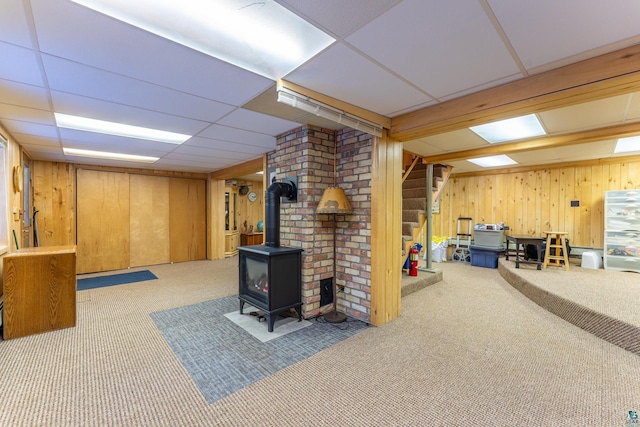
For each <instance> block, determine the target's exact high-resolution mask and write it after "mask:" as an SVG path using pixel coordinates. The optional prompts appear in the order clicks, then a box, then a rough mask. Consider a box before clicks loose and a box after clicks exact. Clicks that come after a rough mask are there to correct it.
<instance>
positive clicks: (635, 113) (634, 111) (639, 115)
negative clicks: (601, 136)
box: [625, 92, 640, 121]
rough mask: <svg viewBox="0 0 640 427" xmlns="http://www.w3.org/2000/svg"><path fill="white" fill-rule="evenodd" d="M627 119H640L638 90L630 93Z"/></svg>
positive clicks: (639, 94) (639, 95)
mask: <svg viewBox="0 0 640 427" xmlns="http://www.w3.org/2000/svg"><path fill="white" fill-rule="evenodd" d="M625 119H626V120H629V121H635V120H640V93H638V92H636V93H633V94H631V95H630V98H629V109H628V111H627V113H626V116H625Z"/></svg>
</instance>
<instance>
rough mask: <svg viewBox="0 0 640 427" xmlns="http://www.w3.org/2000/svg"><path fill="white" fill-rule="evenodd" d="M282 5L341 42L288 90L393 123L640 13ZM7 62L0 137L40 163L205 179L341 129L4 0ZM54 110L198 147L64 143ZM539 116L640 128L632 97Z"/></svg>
mask: <svg viewBox="0 0 640 427" xmlns="http://www.w3.org/2000/svg"><path fill="white" fill-rule="evenodd" d="M185 1H187V0H185ZM211 1H213V0H211ZM277 2H278V3H280V4H282V5H283V6H284V7H286V8H287V9H289V10H290V11H292V12H294V13H296V14H298V15H299V16H301V17H303V18H304V19H306V20H308V21H309V22H310V23H312V24H313V25H315V26H317V27H318V28H320V29H321V30H323V31H325V32H326V33H327V34H329V35H331V36H333V37H335V38H336V39H337V40H336V42H335V43H333V44H332V45H331V46H329V47H328V48H326V49H325V50H323V51H322V52H320V53H319V54H317V55H316V56H315V57H313V58H311V59H310V60H308V61H307V62H306V63H304V64H302V65H301V66H300V67H298V68H297V69H295V70H293V71H292V72H291V73H289V74H288V75H287V76H286V77H285V78H286V79H287V80H289V81H290V82H292V83H296V84H298V85H300V86H302V87H305V88H308V89H310V90H313V91H316V92H319V93H322V94H324V95H327V96H330V97H333V98H336V99H338V100H340V101H343V102H347V103H350V104H353V105H355V106H357V107H360V108H363V109H366V110H369V111H372V112H375V113H377V114H381V115H384V116H387V117H389V118H392V117H395V116H397V115H399V114H403V113H406V112H411V111H414V110H417V109H420V108H423V107H426V106H433V105H436V104H437V103H439V102H442V101H446V100H452V99H455V98H457V97H460V96H463V95H465V94H469V93H473V92H476V91H478V90H481V89H485V88H491V87H494V86H497V85H500V84H503V83H506V82H510V81H513V80H515V79H518V78H521V77H524V76H525V75H529V74H531V73H536V72H540V71H542V70H545V69H549V68H553V67H557V66H559V65H565V64H567V63H571V62H575V61H576V60H578V59H584V58H588V57H591V56H594V55H596V54H602V53H606V52H610V51H612V50H615V49H619V48H621V47H625V46H630V45H633V44H638V43H640V27H638V25H637V22H639V19H640V2H638V1H637V0H612V1H609V2H602V1H600V0H580V1H578V0H571V1H567V2H557V1H553V0H540V1H535V2H514V1H512V0H457V1H455V2H436V1H427V0H352V1H349V2H344V1H342V0H324V1H322V2H310V1H306V0H277ZM33 43H36V45H35V46H34V45H33ZM0 56H1V57H3V58H10V60H5V61H2V62H0V125H2V127H4V128H5V129H6V130H7V131H8V132H9V133H10V134H11V135H12V136H13V137H14V138H15V139H16V140H17V141H18V142H19V143H21V144H23V146H24V148H25V149H26V150H27V151H28V152H29V154H30V155H31V156H32V157H34V158H35V159H41V160H52V161H61V160H63V159H64V160H67V161H78V158H71V157H64V156H63V155H62V147H63V146H75V147H78V148H88V149H102V150H104V151H109V150H112V151H113V150H116V149H117V150H123V151H125V152H129V153H136V154H148V155H153V154H154V153H155V154H157V155H160V156H162V159H161V160H160V161H158V162H157V163H156V164H154V165H152V166H150V165H141V166H140V167H145V168H152V167H156V168H160V169H166V170H181V171H194V172H196V171H197V172H205V171H209V172H211V171H215V170H218V169H221V168H224V167H230V166H233V165H236V164H238V163H241V162H243V161H246V160H251V159H255V158H256V157H259V156H261V155H262V154H264V153H265V152H268V151H270V150H273V149H274V148H275V136H276V135H278V134H280V133H283V132H286V131H288V130H290V129H293V128H296V127H298V126H300V125H301V124H302V123H310V124H314V125H318V126H323V127H327V128H330V129H338V128H340V127H341V125H340V124H337V123H334V122H329V121H328V120H326V119H323V118H320V117H317V116H314V115H313V114H308V113H305V112H303V111H301V110H296V109H294V108H292V107H289V106H285V105H282V104H278V103H277V102H276V97H277V95H276V90H275V83H276V82H275V81H273V80H271V79H268V78H265V77H262V76H259V75H257V74H254V73H252V72H249V71H246V70H243V69H240V68H238V67H236V66H233V65H231V64H229V63H226V62H224V61H222V60H220V59H216V58H213V57H210V56H207V55H205V54H203V53H201V52H197V51H195V50H192V49H189V48H187V47H184V46H181V45H179V44H177V43H174V42H172V41H169V40H166V39H164V38H162V37H159V36H156V35H154V34H151V33H148V32H145V31H143V30H141V29H138V28H136V27H134V26H131V25H129V24H126V23H124V22H121V21H118V20H116V19H114V18H111V17H108V16H106V15H102V14H100V13H98V12H95V11H93V10H91V9H88V8H85V7H83V6H80V5H78V4H76V3H74V2H72V1H70V0H3V1H2V2H0ZM55 111H58V112H66V113H74V114H78V115H89V116H93V118H100V119H104V120H113V121H123V122H128V124H136V125H140V126H145V127H160V128H162V129H163V130H170V131H174V132H180V133H188V134H190V135H194V137H192V138H191V139H190V140H188V141H187V142H186V143H184V145H182V146H172V145H170V144H162V143H151V142H148V141H142V140H134V139H131V138H120V139H119V138H114V137H107V136H104V137H102V136H97V135H95V134H93V135H92V134H89V133H87V132H80V131H69V130H63V129H58V128H57V127H56V125H55V122H54V115H53V113H54V112H55ZM539 117H540V119H541V121H542V122H543V125H544V127H545V129H546V130H547V131H548V132H549V133H550V134H551V135H558V134H562V133H567V132H581V131H585V130H589V129H593V128H594V127H603V126H614V125H618V124H624V123H629V122H637V121H640V95H638V94H628V95H622V96H619V97H614V98H611V99H604V100H601V101H597V102H593V103H588V104H585V105H579V106H573V107H567V108H563V109H559V110H556V111H544V112H541V113H539ZM474 135H475V134H471V133H470V132H469V131H467V130H461V131H456V132H454V133H451V134H442V135H435V136H433V137H429V138H423V139H419V140H416V141H409V142H407V143H405V149H407V150H410V151H412V152H414V153H416V154H420V155H424V156H429V155H436V154H442V153H454V152H457V151H465V150H473V149H476V148H482V147H486V146H487V143H485V142H484V141H483V140H481V139H479V138H478V137H477V136H474ZM614 145H615V141H614V140H612V139H608V140H606V141H602V143H601V144H597V143H593V145H592V144H591V143H589V144H583V145H581V146H580V148H579V149H578V148H577V146H570V147H563V148H561V149H542V150H537V151H536V152H529V153H518V154H514V155H513V158H514V159H516V160H517V161H518V162H519V163H520V164H524V165H528V164H543V163H545V162H547V163H556V162H559V161H574V160H576V159H587V158H603V157H607V156H613V155H614V154H613V153H612V151H613V146H614ZM82 162H83V163H87V159H82ZM95 162H99V161H98V160H95ZM451 163H452V164H453V165H454V166H457V167H459V168H460V169H459V170H458V171H471V170H479V168H478V167H477V166H475V165H472V164H471V163H469V162H467V161H466V160H459V159H456V160H455V161H452V162H451ZM96 164H97V163H96ZM109 164H111V165H113V164H118V165H128V166H131V165H132V164H131V163H125V162H113V161H111V162H110V163H109ZM134 165H135V164H134ZM135 167H138V166H137V165H136V166H135Z"/></svg>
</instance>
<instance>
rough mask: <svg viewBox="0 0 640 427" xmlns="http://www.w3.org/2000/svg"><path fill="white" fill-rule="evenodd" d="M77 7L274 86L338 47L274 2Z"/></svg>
mask: <svg viewBox="0 0 640 427" xmlns="http://www.w3.org/2000/svg"><path fill="white" fill-rule="evenodd" d="M72 1H74V2H75V3H78V4H81V5H83V6H86V7H88V8H90V9H93V10H96V11H98V12H100V13H103V14H105V15H109V16H111V17H113V18H116V19H118V20H120V21H124V22H126V23H128V24H131V25H134V26H136V27H138V28H141V29H143V30H145V31H148V32H150V33H153V34H156V35H158V36H160V37H164V38H166V39H169V40H172V41H174V42H176V43H180V44H182V45H184V46H187V47H190V48H192V49H195V50H197V51H200V52H202V53H205V54H207V55H210V56H213V57H215V58H218V59H221V60H223V61H226V62H229V63H231V64H233V65H236V66H238V67H241V68H244V69H246V70H249V71H252V72H254V73H256V74H259V75H261V76H264V77H267V78H270V79H273V80H277V79H279V78H281V77H283V76H285V75H287V74H288V73H290V72H291V71H293V70H294V69H295V68H297V67H299V66H300V65H301V64H303V63H305V62H306V61H307V60H309V59H310V58H312V57H313V56H315V55H316V54H317V53H319V52H320V51H322V50H323V49H324V48H326V47H327V46H329V45H330V44H332V43H333V42H334V41H335V39H334V38H333V37H331V36H329V35H328V34H326V33H324V32H322V31H321V30H320V29H318V28H316V27H314V26H313V25H311V24H309V23H308V22H307V21H305V20H304V19H302V18H300V17H299V16H297V15H296V14H294V13H293V12H291V11H289V10H288V9H286V8H284V7H282V6H281V5H279V4H278V3H276V2H275V1H272V0H271V1H259V2H257V1H254V0H234V1H229V0H181V1H176V0H135V1H131V0H72Z"/></svg>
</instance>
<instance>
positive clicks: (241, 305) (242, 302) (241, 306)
mask: <svg viewBox="0 0 640 427" xmlns="http://www.w3.org/2000/svg"><path fill="white" fill-rule="evenodd" d="M243 307H244V301H242V300H241V301H240V314H243V313H242V308H243Z"/></svg>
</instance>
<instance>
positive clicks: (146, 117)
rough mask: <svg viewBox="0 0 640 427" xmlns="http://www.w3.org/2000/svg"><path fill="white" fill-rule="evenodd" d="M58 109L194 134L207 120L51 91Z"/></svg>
mask: <svg viewBox="0 0 640 427" xmlns="http://www.w3.org/2000/svg"><path fill="white" fill-rule="evenodd" d="M51 95H52V98H53V107H54V108H55V111H56V112H57V113H63V114H71V115H76V116H81V117H88V118H91V119H98V120H105V121H108V122H116V123H124V124H128V125H133V126H142V127H146V128H151V129H158V130H164V131H168V132H178V133H184V134H187V135H195V134H197V133H198V132H200V131H201V130H202V129H204V128H206V127H207V126H208V125H209V123H205V122H202V121H198V120H191V119H188V118H185V117H178V116H173V115H169V114H163V113H158V112H155V111H150V110H144V109H142V108H135V107H129V106H126V105H120V104H114V103H112V102H107V101H101V100H98V99H92V98H85V97H82V96H78V95H72V94H68V93H62V92H51Z"/></svg>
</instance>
